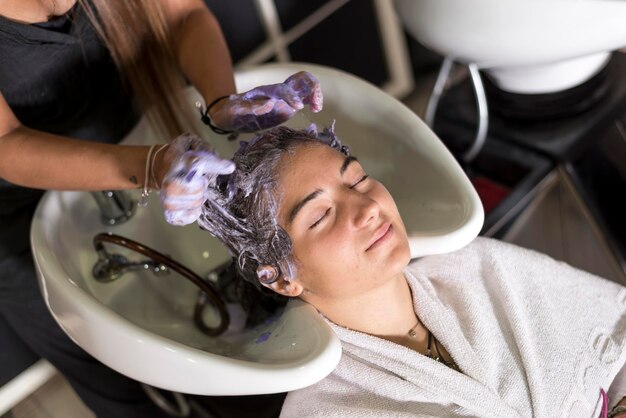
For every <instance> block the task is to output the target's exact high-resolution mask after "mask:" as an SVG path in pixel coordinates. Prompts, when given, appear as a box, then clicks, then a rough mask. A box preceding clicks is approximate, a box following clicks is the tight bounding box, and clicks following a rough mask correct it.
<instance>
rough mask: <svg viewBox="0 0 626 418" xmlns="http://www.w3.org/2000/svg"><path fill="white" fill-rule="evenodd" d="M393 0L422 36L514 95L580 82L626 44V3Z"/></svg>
mask: <svg viewBox="0 0 626 418" xmlns="http://www.w3.org/2000/svg"><path fill="white" fill-rule="evenodd" d="M395 1H396V6H397V9H398V12H399V13H398V15H399V16H400V18H401V19H402V21H403V22H404V24H405V26H406V28H407V30H408V31H409V32H410V33H411V34H412V35H413V36H414V37H415V38H416V39H417V40H419V41H420V42H421V43H423V44H424V45H425V46H427V47H429V48H432V49H433V50H435V51H437V52H439V53H440V54H442V55H446V56H449V57H452V58H454V59H455V60H457V61H459V62H463V63H474V64H476V65H477V66H478V68H481V69H485V70H486V71H487V72H488V73H489V74H490V75H491V76H492V78H493V79H494V80H495V82H496V83H497V84H498V85H499V86H500V87H501V88H502V89H504V90H508V91H512V92H517V93H527V94H533V93H550V92H555V91H560V90H564V89H567V88H570V87H573V86H576V85H578V84H580V83H582V82H584V81H586V80H587V79H589V78H590V77H591V76H593V75H594V74H595V73H597V72H598V71H599V70H600V69H601V68H602V67H603V66H604V65H605V64H606V62H607V60H608V57H609V53H610V51H613V50H617V49H620V48H623V47H624V46H626V24H625V22H626V1H624V0H395Z"/></svg>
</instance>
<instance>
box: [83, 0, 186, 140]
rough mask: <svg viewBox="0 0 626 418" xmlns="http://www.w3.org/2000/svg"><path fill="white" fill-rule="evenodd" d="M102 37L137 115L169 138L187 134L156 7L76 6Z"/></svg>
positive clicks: (105, 1) (151, 3) (150, 2)
mask: <svg viewBox="0 0 626 418" xmlns="http://www.w3.org/2000/svg"><path fill="white" fill-rule="evenodd" d="M77 1H78V3H79V6H80V7H82V8H83V9H84V10H85V13H86V15H87V17H88V18H89V20H90V21H91V23H92V24H93V26H94V27H95V29H96V32H97V33H98V35H99V36H100V37H101V39H102V40H103V42H104V43H105V45H106V46H107V48H108V49H109V52H110V53H111V57H112V58H113V61H114V62H115V64H116V66H117V68H118V70H119V71H120V72H121V73H122V74H123V75H124V76H125V78H126V80H127V81H128V83H129V84H130V85H129V86H128V87H129V88H130V89H131V91H132V93H133V95H134V97H136V98H137V100H138V103H139V105H140V106H141V109H142V110H143V111H144V112H147V111H148V110H149V109H154V110H153V111H150V112H148V113H147V116H148V118H149V119H150V120H151V122H152V123H153V124H154V125H155V126H156V127H157V129H159V130H160V131H161V132H163V133H164V134H166V135H168V136H169V137H170V138H173V137H175V136H177V135H179V134H180V133H182V132H185V131H190V130H192V124H191V123H190V121H189V120H188V117H187V116H185V115H184V114H183V113H184V112H181V109H184V102H183V99H182V94H181V88H182V86H183V79H182V76H181V74H180V72H179V70H178V67H177V65H176V59H175V55H174V50H173V43H172V36H171V33H170V31H169V28H168V25H167V22H166V17H165V13H164V11H163V8H162V6H161V2H160V1H155V0H77Z"/></svg>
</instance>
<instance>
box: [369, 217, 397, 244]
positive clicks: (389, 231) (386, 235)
mask: <svg viewBox="0 0 626 418" xmlns="http://www.w3.org/2000/svg"><path fill="white" fill-rule="evenodd" d="M392 235H393V227H392V226H391V222H385V223H384V224H382V225H381V226H380V227H379V228H378V229H377V230H376V232H375V233H374V236H373V237H372V240H371V241H370V242H369V246H368V247H367V249H366V250H365V251H370V250H373V249H374V248H377V247H380V246H381V245H383V244H384V243H385V242H387V241H389V239H390V238H391V236H392Z"/></svg>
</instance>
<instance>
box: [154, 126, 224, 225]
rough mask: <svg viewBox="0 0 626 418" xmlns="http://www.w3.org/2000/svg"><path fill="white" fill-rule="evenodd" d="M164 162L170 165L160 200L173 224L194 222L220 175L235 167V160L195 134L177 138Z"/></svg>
mask: <svg viewBox="0 0 626 418" xmlns="http://www.w3.org/2000/svg"><path fill="white" fill-rule="evenodd" d="M163 162H164V166H165V167H168V168H167V171H166V173H165V175H164V176H163V182H162V184H161V203H162V204H163V209H164V215H165V219H166V220H167V222H169V223H170V224H172V225H187V224H190V223H192V222H195V221H196V220H197V219H198V217H199V216H200V214H201V210H202V205H203V204H204V202H205V201H206V198H207V193H208V190H209V187H214V186H215V181H216V178H217V176H219V175H220V174H230V173H232V172H233V171H234V170H235V164H234V163H233V162H232V161H230V160H223V159H221V158H220V157H218V156H217V154H215V152H214V151H213V149H212V147H211V146H210V145H209V143H208V142H206V141H205V140H203V139H202V138H200V137H197V136H195V135H192V134H183V135H181V136H179V137H178V138H176V139H174V140H173V141H172V143H171V144H170V146H169V147H168V149H167V151H166V152H165V155H164V157H163Z"/></svg>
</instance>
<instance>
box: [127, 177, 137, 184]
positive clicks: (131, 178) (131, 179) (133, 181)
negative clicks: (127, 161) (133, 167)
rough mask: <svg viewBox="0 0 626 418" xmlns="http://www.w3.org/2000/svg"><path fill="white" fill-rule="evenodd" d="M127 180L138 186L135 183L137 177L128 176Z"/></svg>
mask: <svg viewBox="0 0 626 418" xmlns="http://www.w3.org/2000/svg"><path fill="white" fill-rule="evenodd" d="M128 180H130V182H131V183H133V184H139V182H138V181H137V177H136V176H130V178H129V179H128Z"/></svg>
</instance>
